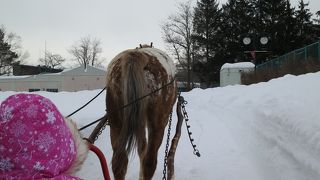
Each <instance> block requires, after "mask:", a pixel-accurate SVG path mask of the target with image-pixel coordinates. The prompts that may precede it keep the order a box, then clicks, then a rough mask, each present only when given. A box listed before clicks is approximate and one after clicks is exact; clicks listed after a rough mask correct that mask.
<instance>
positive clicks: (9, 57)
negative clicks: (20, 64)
mask: <svg viewBox="0 0 320 180" xmlns="http://www.w3.org/2000/svg"><path fill="white" fill-rule="evenodd" d="M16 58H18V55H17V54H16V53H15V52H13V51H11V45H10V44H9V43H7V42H6V41H5V33H4V31H3V30H2V29H1V28H0V75H4V74H8V75H9V73H10V72H11V69H12V64H13V63H14V60H15V59H16Z"/></svg>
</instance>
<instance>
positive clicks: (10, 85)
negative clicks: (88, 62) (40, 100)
mask: <svg viewBox="0 0 320 180" xmlns="http://www.w3.org/2000/svg"><path fill="white" fill-rule="evenodd" d="M105 83H106V71H105V70H102V69H99V68H96V67H92V66H87V68H86V69H84V67H83V66H80V67H77V68H74V69H68V70H64V71H62V72H60V73H47V74H39V75H29V76H0V91H29V92H31V91H50V92H59V91H81V90H93V89H103V88H104V87H105Z"/></svg>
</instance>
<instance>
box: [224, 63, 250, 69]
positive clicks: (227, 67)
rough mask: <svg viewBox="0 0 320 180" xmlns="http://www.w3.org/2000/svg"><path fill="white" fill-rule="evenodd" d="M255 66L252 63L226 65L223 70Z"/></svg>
mask: <svg viewBox="0 0 320 180" xmlns="http://www.w3.org/2000/svg"><path fill="white" fill-rule="evenodd" d="M254 66H255V65H254V64H253V63H251V62H239V63H225V64H224V65H223V66H222V67H221V70H222V69H233V68H254Z"/></svg>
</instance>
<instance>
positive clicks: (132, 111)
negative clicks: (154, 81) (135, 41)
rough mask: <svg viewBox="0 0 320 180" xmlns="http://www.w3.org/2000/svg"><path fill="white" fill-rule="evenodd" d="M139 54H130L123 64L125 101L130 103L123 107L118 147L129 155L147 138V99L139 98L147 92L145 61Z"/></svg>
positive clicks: (125, 103)
mask: <svg viewBox="0 0 320 180" xmlns="http://www.w3.org/2000/svg"><path fill="white" fill-rule="evenodd" d="M138 58H139V57H138V55H137V54H134V53H132V54H130V55H128V57H127V61H126V62H125V63H124V65H123V69H122V72H123V74H122V75H123V77H122V79H123V81H122V85H121V86H122V89H123V94H122V96H123V103H124V105H128V106H126V107H125V108H124V109H123V112H122V115H123V118H122V127H121V132H120V137H119V144H118V148H119V150H120V151H125V152H126V153H127V154H128V155H129V154H130V153H131V152H132V150H133V149H134V148H135V147H137V145H138V144H140V143H142V142H139V141H140V140H141V141H142V140H143V139H145V125H146V117H144V115H145V113H146V110H145V106H146V101H145V99H139V98H140V97H142V96H144V95H145V94H146V92H145V90H146V88H145V87H146V83H145V78H144V71H143V64H142V63H143V61H141V60H140V59H138Z"/></svg>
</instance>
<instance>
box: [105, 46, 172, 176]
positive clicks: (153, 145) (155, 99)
mask: <svg viewBox="0 0 320 180" xmlns="http://www.w3.org/2000/svg"><path fill="white" fill-rule="evenodd" d="M174 76H175V66H174V64H173V61H172V60H171V59H170V58H169V56H167V55H166V54H165V53H164V52H162V51H160V50H158V49H155V48H137V49H130V50H126V51H124V52H122V53H120V54H119V55H117V56H116V57H115V58H114V59H113V60H112V61H111V63H110V64H109V66H108V70H107V99H106V105H107V111H108V113H109V114H108V117H109V122H110V127H111V128H110V137H111V143H112V148H113V157H112V170H113V173H114V177H115V179H116V180H122V179H124V178H125V174H126V169H127V164H128V155H130V152H131V151H132V150H133V149H134V148H135V147H137V150H138V154H139V157H140V179H145V180H148V179H151V178H152V176H153V174H154V171H155V169H156V165H157V155H158V149H159V147H160V145H161V142H162V139H163V135H164V130H165V127H166V125H167V123H168V117H169V115H170V112H171V111H172V107H173V105H174V103H175V100H176V93H177V88H176V83H175V81H174ZM159 89H160V90H159ZM153 91H154V93H151V92H153ZM149 93H151V94H150V95H149V96H147V97H146V98H143V99H141V100H139V101H136V100H137V99H139V98H140V97H143V96H145V95H147V94H149ZM132 102H134V103H132ZM131 103H132V104H131ZM126 104H131V105H129V106H128V107H125V108H122V107H123V106H124V105H126ZM146 129H147V131H146Z"/></svg>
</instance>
